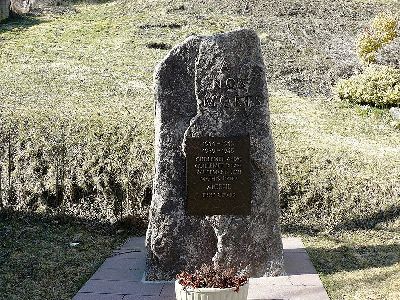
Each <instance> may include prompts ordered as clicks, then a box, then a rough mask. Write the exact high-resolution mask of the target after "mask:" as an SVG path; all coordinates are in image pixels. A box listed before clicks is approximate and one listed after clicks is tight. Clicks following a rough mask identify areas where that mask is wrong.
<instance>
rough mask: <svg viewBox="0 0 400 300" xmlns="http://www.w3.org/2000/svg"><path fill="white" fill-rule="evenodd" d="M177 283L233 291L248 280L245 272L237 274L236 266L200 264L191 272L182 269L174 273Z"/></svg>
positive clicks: (194, 287) (184, 285)
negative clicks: (225, 266)
mask: <svg viewBox="0 0 400 300" xmlns="http://www.w3.org/2000/svg"><path fill="white" fill-rule="evenodd" d="M176 279H177V280H178V283H179V284H180V285H182V286H183V289H185V290H186V289H187V288H193V289H196V288H220V289H226V288H235V292H238V291H239V288H240V287H241V286H242V285H244V284H246V283H247V282H248V279H249V278H248V276H247V275H246V274H239V273H238V271H237V269H236V268H227V269H224V268H220V267H214V266H213V265H206V264H204V265H202V266H201V267H200V269H196V270H195V271H194V272H193V273H188V272H186V271H182V272H181V273H179V274H178V275H176Z"/></svg>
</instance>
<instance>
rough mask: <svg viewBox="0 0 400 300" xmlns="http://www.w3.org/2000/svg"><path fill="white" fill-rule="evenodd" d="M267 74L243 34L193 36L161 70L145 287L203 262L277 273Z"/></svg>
mask: <svg viewBox="0 0 400 300" xmlns="http://www.w3.org/2000/svg"><path fill="white" fill-rule="evenodd" d="M265 77H266V76H265V67H264V63H263V58H262V55H261V49H260V41H259V39H258V37H257V35H256V33H255V32H253V31H251V30H247V29H241V30H237V31H232V32H228V33H224V34H217V35H214V36H210V37H197V36H194V37H190V38H188V39H187V40H186V41H185V42H184V43H183V44H182V45H179V46H177V47H175V48H174V49H173V50H171V51H170V52H169V54H168V55H167V57H166V58H165V59H164V60H163V61H162V62H161V63H160V64H159V65H158V67H157V69H156V72H155V92H156V101H155V110H156V117H155V131H156V132H155V178H154V185H153V197H152V203H151V208H150V217H149V218H150V219H149V227H148V230H147V236H146V247H147V251H148V253H147V267H146V279H147V280H171V279H173V278H174V277H175V275H176V274H177V273H179V272H180V271H182V270H187V271H192V270H193V269H194V268H195V267H198V266H200V265H201V264H203V263H208V264H211V263H214V264H217V265H219V266H223V267H230V266H234V267H237V268H238V269H240V270H243V271H246V272H248V274H249V275H250V276H257V277H260V276H274V275H281V274H282V273H283V258H282V241H281V234H280V227H279V190H278V180H277V173H276V166H275V157H274V144H273V140H272V136H271V128H270V122H269V109H268V95H267V84H266V78H265Z"/></svg>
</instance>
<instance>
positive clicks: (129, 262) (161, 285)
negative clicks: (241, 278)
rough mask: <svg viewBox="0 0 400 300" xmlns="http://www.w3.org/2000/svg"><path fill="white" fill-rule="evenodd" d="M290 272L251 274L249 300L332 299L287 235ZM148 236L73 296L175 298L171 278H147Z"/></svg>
mask: <svg viewBox="0 0 400 300" xmlns="http://www.w3.org/2000/svg"><path fill="white" fill-rule="evenodd" d="M283 248H284V260H285V271H286V273H287V275H286V276H278V277H260V278H250V281H249V283H250V286H249V295H248V298H247V299H248V300H272V299H275V300H277V299H279V300H281V299H282V300H283V299H285V300H287V299H291V300H292V299H293V300H295V299H296V300H297V299H299V300H300V299H307V300H329V297H328V294H327V293H326V291H325V289H324V287H323V285H322V283H321V280H320V279H319V276H318V274H317V272H316V271H315V268H314V267H313V265H312V263H311V261H310V258H309V257H308V254H307V252H306V250H305V248H304V245H303V243H302V242H301V240H300V239H299V238H295V237H288V238H284V239H283ZM145 260H146V248H145V246H144V237H132V238H129V239H128V240H127V241H126V242H125V244H124V245H123V246H122V247H121V248H120V249H118V250H116V251H114V253H113V255H112V256H111V257H109V258H107V259H106V261H105V262H104V263H103V265H102V266H101V267H100V268H99V269H98V270H97V271H96V273H94V275H93V276H92V278H90V279H89V280H88V281H87V282H86V284H85V285H84V286H83V287H82V288H81V289H80V290H79V292H78V294H76V296H75V297H74V298H73V300H92V299H93V300H94V299H96V300H174V299H175V290H174V284H173V283H171V282H156V283H148V282H146V283H145V282H143V281H142V278H143V273H144V269H145Z"/></svg>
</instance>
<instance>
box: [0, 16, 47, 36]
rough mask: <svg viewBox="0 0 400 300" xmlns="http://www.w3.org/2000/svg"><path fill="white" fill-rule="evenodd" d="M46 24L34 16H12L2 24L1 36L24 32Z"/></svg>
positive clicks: (0, 25) (0, 27)
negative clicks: (16, 31) (7, 32)
mask: <svg viewBox="0 0 400 300" xmlns="http://www.w3.org/2000/svg"><path fill="white" fill-rule="evenodd" d="M44 22H46V21H45V20H39V19H38V18H35V17H33V16H12V17H10V18H9V19H6V20H4V21H2V22H0V34H1V33H3V32H6V31H11V30H16V29H17V30H18V29H19V30H24V29H28V28H30V27H32V26H35V25H39V24H41V23H44Z"/></svg>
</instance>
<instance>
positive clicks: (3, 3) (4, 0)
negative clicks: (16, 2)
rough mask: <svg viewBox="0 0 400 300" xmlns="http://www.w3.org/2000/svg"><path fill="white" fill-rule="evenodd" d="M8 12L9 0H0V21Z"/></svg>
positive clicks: (5, 17)
mask: <svg viewBox="0 0 400 300" xmlns="http://www.w3.org/2000/svg"><path fill="white" fill-rule="evenodd" d="M9 14H10V0H0V21H2V20H5V19H7V18H8V16H9Z"/></svg>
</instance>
